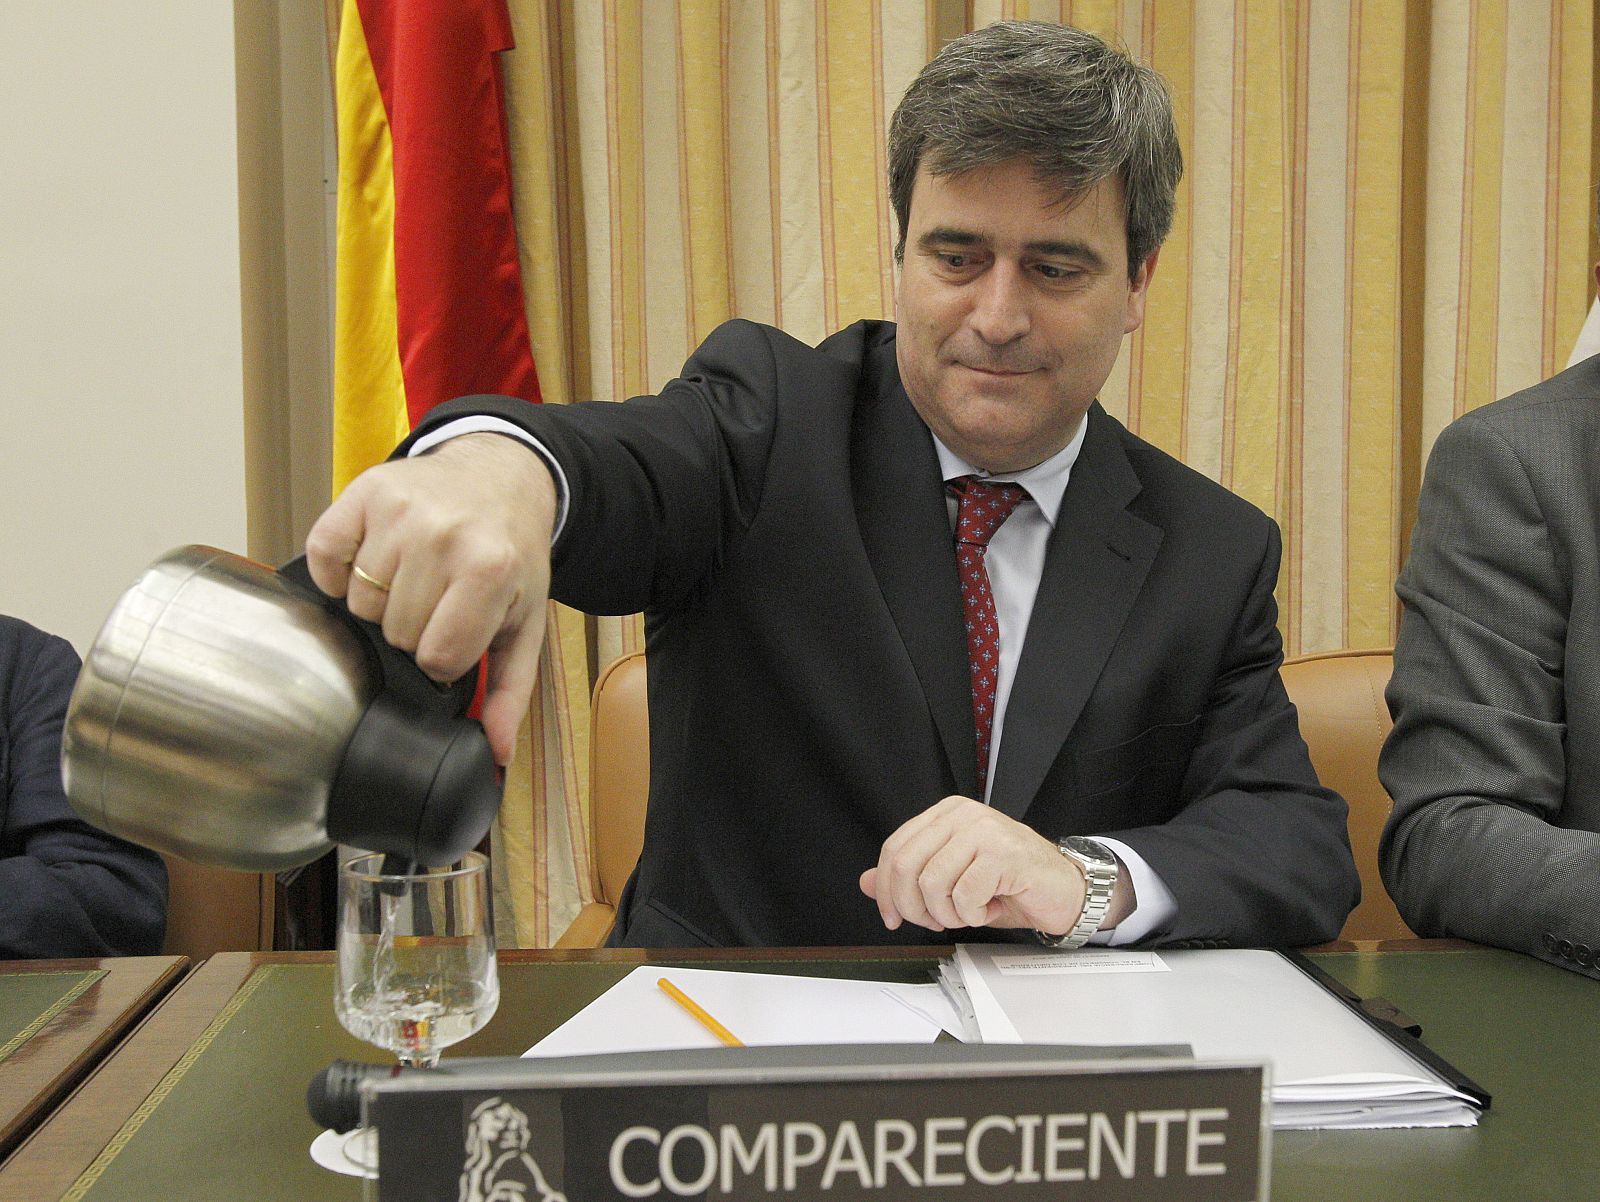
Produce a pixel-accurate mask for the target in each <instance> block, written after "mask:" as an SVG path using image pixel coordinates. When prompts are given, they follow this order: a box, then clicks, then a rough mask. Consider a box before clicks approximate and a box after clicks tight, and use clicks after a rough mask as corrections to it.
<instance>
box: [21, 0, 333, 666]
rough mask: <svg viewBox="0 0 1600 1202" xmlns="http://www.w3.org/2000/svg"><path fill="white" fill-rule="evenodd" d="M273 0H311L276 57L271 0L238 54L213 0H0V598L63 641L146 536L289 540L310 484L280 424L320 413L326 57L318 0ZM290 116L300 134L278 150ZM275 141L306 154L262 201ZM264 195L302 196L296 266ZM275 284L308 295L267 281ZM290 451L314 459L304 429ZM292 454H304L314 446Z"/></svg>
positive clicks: (174, 541)
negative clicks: (287, 401)
mask: <svg viewBox="0 0 1600 1202" xmlns="http://www.w3.org/2000/svg"><path fill="white" fill-rule="evenodd" d="M288 9H289V10H290V11H291V13H293V12H298V11H300V10H303V11H304V14H305V15H306V16H307V17H308V18H309V26H308V29H309V33H310V38H309V40H307V39H305V38H302V39H301V41H300V44H299V48H298V49H297V50H296V51H295V61H294V63H293V68H294V69H293V71H284V70H283V69H282V64H281V61H280V59H279V56H278V53H277V48H278V43H279V42H280V41H281V40H282V39H281V37H280V31H279V30H275V29H274V28H273V25H274V24H275V23H277V16H276V15H272V16H268V17H267V18H266V19H265V20H263V19H262V15H263V14H277V13H278V12H280V10H278V7H277V6H276V5H270V6H268V5H260V4H257V3H253V2H252V0H242V3H241V5H240V10H239V11H240V36H239V42H238V53H239V60H238V61H239V63H240V65H241V67H242V70H240V71H239V72H238V73H237V78H236V70H235V50H236V37H235V22H234V9H233V6H232V5H228V4H218V3H216V0H164V2H163V3H160V4H104V3H99V2H97V0H54V2H52V3H49V4H25V5H13V6H10V7H9V8H8V10H7V14H6V19H5V25H6V31H5V36H4V38H0V112H3V113H4V114H5V115H6V117H5V120H4V121H3V122H0V289H3V292H0V296H3V300H0V415H3V419H4V425H3V427H0V612H7V613H12V614H16V615H17V616H19V617H23V618H26V619H28V620H29V621H32V622H34V623H36V624H37V625H40V626H44V627H46V628H48V629H51V630H54V631H56V632H58V633H60V634H62V635H64V636H66V637H67V638H69V639H71V640H72V642H73V643H75V644H76V645H77V646H78V648H79V649H80V651H81V650H83V649H84V648H85V647H86V646H87V645H88V643H89V642H90V641H91V640H92V639H93V637H94V633H95V631H96V630H97V629H98V627H99V624H100V622H101V621H102V620H103V619H104V617H105V615H106V613H107V612H108V611H109V609H110V607H111V605H112V604H113V602H114V601H115V600H116V598H117V596H118V595H120V593H121V592H122V591H123V590H124V589H125V588H126V587H127V586H128V585H129V584H131V583H132V581H133V579H134V577H135V576H137V575H138V573H139V572H140V570H141V569H142V568H143V567H144V566H145V565H146V564H148V563H149V562H150V561H151V560H153V559H154V558H155V557H156V556H158V555H160V554H161V553H163V552H164V551H166V550H168V549H169V548H171V547H174V546H178V545H180V544H183V543H188V542H200V543H210V544H213V545H215V546H220V547H224V548H227V549H229V550H233V551H239V552H247V551H250V550H252V549H253V550H254V552H255V553H256V554H257V555H259V556H263V557H268V556H274V555H278V554H280V553H281V551H282V550H283V548H284V547H285V546H287V545H289V543H290V542H291V541H292V537H293V536H292V534H290V533H288V532H287V530H286V523H293V522H294V521H295V515H296V514H297V513H300V512H301V511H305V510H310V511H313V512H314V509H315V506H316V504H317V501H318V498H315V497H313V498H312V499H310V500H309V501H306V500H301V501H299V502H298V503H290V504H283V503H281V499H282V498H284V497H289V498H291V502H292V501H293V497H292V490H291V489H290V488H289V487H288V484H287V475H288V461H289V459H290V457H291V450H292V447H291V444H292V443H293V442H294V441H295V440H296V438H297V437H298V438H300V439H302V440H303V439H304V438H306V437H310V438H311V439H312V440H313V443H315V439H316V438H317V437H318V436H319V431H318V429H317V426H318V421H319V420H321V421H323V422H324V423H325V418H323V417H322V415H321V410H322V409H323V408H325V405H324V404H323V403H322V401H323V397H322V395H321V394H319V393H318V389H319V388H320V387H321V380H320V374H319V373H320V372H321V370H322V368H324V367H325V359H323V360H320V361H319V359H318V354H319V353H320V348H321V346H322V345H323V344H325V341H326V333H325V318H326V308H325V295H323V291H322V283H323V282H322V280H321V278H320V268H321V256H322V254H323V249H324V248H323V241H322V234H321V232H320V226H319V223H320V220H321V218H320V213H321V211H322V209H323V207H324V200H323V196H322V189H321V186H320V184H321V180H320V177H321V169H322V162H321V149H320V139H321V137H322V134H321V127H320V115H321V105H320V91H321V90H325V87H326V81H325V78H323V76H322V75H319V73H318V69H319V67H320V70H321V71H322V72H324V73H325V69H326V60H325V58H323V57H322V48H321V42H320V21H321V6H320V5H313V4H305V5H290V6H288ZM288 23H289V22H284V24H285V25H287V24H288ZM246 34H249V35H250V36H251V37H252V38H253V39H254V40H253V41H247V39H246ZM308 54H309V55H310V56H311V57H310V60H309V64H308V62H307V55H308ZM308 66H309V70H308ZM286 79H287V80H288V82H289V83H290V86H293V87H295V88H296V89H297V92H298V94H300V95H302V96H303V95H304V93H305V91H306V89H310V90H311V93H312V95H314V96H317V100H315V101H313V102H312V103H311V104H310V106H309V108H307V106H305V105H304V104H301V105H300V106H299V108H300V109H301V110H304V111H303V113H302V115H301V116H300V117H299V118H297V119H299V120H302V121H309V122H310V129H309V134H308V135H307V134H306V131H296V132H295V133H293V134H292V135H291V136H286V135H285V134H284V132H283V130H284V126H283V121H282V117H281V114H282V111H283V110H284V109H285V107H288V108H291V109H292V108H294V107H295V106H294V105H292V104H291V105H289V106H284V105H281V104H279V103H278V100H279V90H280V88H281V86H283V83H284V82H285V80H286ZM236 85H237V87H238V89H239V91H238V93H237V94H238V95H239V96H240V97H241V98H242V101H243V104H242V107H241V105H236ZM241 114H243V116H241ZM306 136H309V138H310V140H311V141H312V143H313V149H312V151H311V153H310V154H303V153H299V154H297V150H296V148H303V145H304V141H305V138H306ZM241 138H242V139H243V142H242V143H241ZM241 144H242V145H243V147H244V150H245V153H244V155H243V157H242V158H241V155H240V147H241ZM274 145H276V147H277V149H274ZM285 145H287V147H288V153H284V150H283V148H284V146H285ZM297 162H298V163H299V165H300V169H301V170H302V171H305V170H309V171H310V172H311V175H312V178H311V179H310V181H309V185H308V184H307V182H306V181H305V180H299V181H297V183H296V187H297V188H298V189H299V191H298V193H297V194H296V199H294V200H293V201H292V202H291V203H289V204H288V205H285V204H284V203H283V197H284V196H285V195H286V190H285V186H284V178H285V175H284V173H285V171H286V170H290V169H293V168H294V166H295V164H296V163H297ZM241 178H243V179H244V180H245V188H244V193H245V195H244V202H243V203H242V204H241V188H240V180H241ZM286 209H287V210H289V211H290V212H291V213H309V214H310V215H311V218H310V221H309V223H306V222H304V221H302V229H303V230H308V231H309V235H308V236H302V237H301V238H300V240H299V241H301V242H304V243H305V245H301V246H298V248H297V250H296V252H295V254H296V255H297V258H296V262H297V263H302V264H303V263H307V262H309V263H310V264H311V265H312V268H313V271H312V276H313V277H314V278H312V279H310V280H309V282H307V281H305V280H300V281H299V283H298V284H297V283H296V280H297V275H303V274H304V273H303V272H299V271H298V269H297V268H296V266H295V264H294V263H289V262H287V256H286V253H285V250H284V246H285V244H286V240H285V235H284V230H285V228H286V226H287V227H288V228H291V229H293V227H294V222H293V221H292V220H291V219H290V217H289V216H288V215H286V212H285V210H286ZM241 231H243V233H242V234H241ZM241 237H242V238H243V248H244V252H245V256H244V257H245V261H246V264H247V267H246V273H245V279H244V281H243V283H244V288H243V289H241V268H240V262H241ZM287 241H288V244H289V245H291V246H294V245H296V238H295V236H294V235H293V234H291V235H290V237H289V238H288V240H287ZM297 286H298V287H299V288H300V289H301V290H302V292H305V290H306V289H307V288H309V295H310V298H311V300H310V303H309V304H300V305H293V304H292V303H291V302H290V301H289V300H288V299H286V298H287V295H288V292H289V291H290V290H292V289H293V288H294V287H297ZM241 296H243V297H244V300H243V302H241ZM319 306H321V307H320V308H319ZM291 314H292V316H293V320H291V319H290V317H291ZM308 326H309V333H308V329H307V327H308ZM308 336H309V339H310V346H311V351H310V353H309V354H304V353H303V354H300V355H298V356H291V352H290V349H289V347H290V342H291V340H292V339H293V338H295V337H299V338H301V339H302V340H304V339H306V338H307V337H308ZM291 360H292V361H293V362H294V363H295V365H296V368H295V371H293V372H291V371H290V370H289V367H288V364H289V363H290V362H291ZM297 373H298V374H297ZM307 376H309V378H308V379H306V378H302V377H307ZM295 391H298V392H300V393H302V394H306V393H309V394H311V395H310V399H309V401H308V402H307V403H308V404H309V406H310V411H311V414H312V416H311V418H310V419H309V420H307V421H305V422H302V423H301V424H300V427H299V430H298V435H297V432H296V429H295V428H294V426H293V423H289V422H287V421H286V420H285V419H283V418H281V417H279V418H277V419H276V420H275V421H273V420H262V419H261V418H260V417H258V416H257V417H252V418H251V420H250V422H249V423H248V425H247V420H246V412H247V404H246V402H247V399H248V400H249V401H250V409H251V411H252V412H253V413H259V412H260V410H261V407H262V406H265V407H266V408H267V409H268V410H272V411H276V412H280V413H281V412H282V406H281V404H279V401H280V400H281V397H282V395H283V394H284V393H286V392H295ZM247 444H248V447H249V450H248V455H249V456H250V462H251V464H252V468H251V470H249V471H248V472H247V466H246V460H247ZM307 454H309V456H310V457H311V458H312V459H315V458H316V456H317V455H319V454H320V455H322V456H323V459H324V461H325V456H326V453H325V451H324V450H322V449H321V447H320V446H316V445H313V447H312V449H311V450H310V451H309V452H307ZM263 465H265V466H263ZM312 472H313V477H314V478H318V479H321V480H326V478H327V475H326V471H325V470H320V471H319V465H317V464H315V463H314V464H313V465H312ZM247 476H248V477H249V479H250V484H251V487H250V488H249V489H248V492H249V495H250V496H251V500H252V506H251V508H252V513H251V514H250V515H247V505H246V497H247ZM275 503H276V504H275ZM299 524H300V525H302V526H303V518H302V519H301V520H300V522H299Z"/></svg>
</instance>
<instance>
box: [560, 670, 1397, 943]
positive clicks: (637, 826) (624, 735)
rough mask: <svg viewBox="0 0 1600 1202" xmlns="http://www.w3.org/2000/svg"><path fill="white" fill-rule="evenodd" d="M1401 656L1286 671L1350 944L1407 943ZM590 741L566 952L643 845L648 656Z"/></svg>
mask: <svg viewBox="0 0 1600 1202" xmlns="http://www.w3.org/2000/svg"><path fill="white" fill-rule="evenodd" d="M1392 663H1393V656H1392V655H1391V654H1390V652H1388V651H1334V652H1328V653H1325V654H1321V655H1307V656H1301V657H1300V658H1298V659H1292V660H1289V661H1288V662H1287V663H1285V664H1284V667H1283V683H1284V687H1285V688H1287V689H1288V690H1289V697H1290V699H1291V700H1292V701H1293V702H1294V703H1295V706H1296V708H1298V709H1299V711H1300V733H1301V734H1302V735H1303V736H1304V737H1305V740H1306V743H1307V745H1308V746H1309V747H1310V749H1311V762H1312V764H1313V765H1314V766H1315V767H1316V770H1317V775H1318V776H1319V777H1320V778H1321V780H1322V783H1323V784H1325V785H1327V786H1328V787H1329V788H1330V789H1333V790H1335V791H1336V792H1337V793H1339V794H1340V795H1341V796H1342V797H1344V799H1345V800H1346V801H1347V802H1349V803H1350V846H1351V848H1352V850H1353V851H1354V853H1355V858H1356V865H1357V867H1358V868H1359V869H1360V872H1361V904H1360V905H1359V906H1357V907H1356V908H1355V910H1354V911H1353V912H1352V913H1351V915H1350V917H1349V919H1347V920H1346V922H1345V925H1344V930H1342V931H1341V932H1340V937H1341V938H1344V939H1405V938H1409V937H1411V930H1410V928H1409V927H1407V926H1406V924H1405V923H1404V922H1403V921H1402V920H1401V918H1400V913H1399V911H1398V910H1396V909H1395V906H1394V902H1393V901H1391V900H1390V899H1389V894H1388V892H1387V891H1386V890H1385V889H1384V887H1383V881H1382V880H1381V879H1380V878H1379V876H1378V836H1379V835H1380V834H1382V832H1383V824H1384V821H1385V820H1386V819H1387V818H1388V816H1389V805H1390V802H1389V795H1388V794H1387V793H1385V792H1384V790H1383V785H1382V784H1381V783H1379V781H1378V751H1379V749H1380V748H1382V746H1383V740H1384V738H1385V736H1387V735H1388V733H1389V727H1390V726H1391V725H1392V724H1391V722H1390V720H1389V711H1388V708H1387V707H1386V706H1385V705H1384V702H1383V690H1384V686H1385V685H1387V684H1388V681H1389V671H1390V667H1391V665H1392ZM591 712H592V719H593V725H592V727H591V731H590V736H589V845H590V849H591V857H590V858H591V865H590V888H591V891H592V892H593V895H594V898H595V900H594V901H592V902H590V903H589V904H588V905H586V906H584V907H583V909H582V910H581V911H580V912H579V914H578V916H577V918H576V919H574V920H573V923H572V925H571V926H570V927H568V928H567V931H566V933H565V934H563V935H562V936H561V938H560V939H559V940H557V941H556V946H557V947H599V946H601V945H602V944H603V943H604V942H605V939H606V936H607V935H608V934H609V933H610V931H611V924H612V922H613V921H614V920H615V918H616V907H617V901H618V899H619V898H620V897H621V896H622V888H623V886H624V885H626V884H627V882H628V874H629V873H631V872H632V871H633V867H634V865H635V864H636V863H638V860H639V849H640V848H641V847H643V846H644V815H645V806H646V803H647V801H648V799H649V795H650V718H649V705H648V702H647V699H646V689H645V669H644V653H643V652H634V653H632V654H630V655H624V656H623V657H622V658H620V659H618V660H616V661H615V662H614V663H612V664H610V665H609V666H608V667H607V668H606V669H605V671H604V672H602V673H601V674H600V680H599V681H598V682H597V683H596V685H595V688H594V702H593V707H592V711H591Z"/></svg>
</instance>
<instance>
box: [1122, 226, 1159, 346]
mask: <svg viewBox="0 0 1600 1202" xmlns="http://www.w3.org/2000/svg"><path fill="white" fill-rule="evenodd" d="M1160 257H1161V248H1160V247H1159V246H1158V247H1156V248H1155V249H1154V250H1153V251H1151V252H1150V253H1149V254H1148V255H1147V256H1145V260H1144V262H1143V263H1140V264H1139V270H1138V271H1136V272H1134V273H1133V278H1132V279H1130V280H1129V281H1128V312H1127V316H1126V317H1125V318H1124V319H1123V323H1122V332H1123V333H1124V334H1131V333H1133V332H1134V331H1135V330H1137V329H1138V328H1139V327H1140V326H1141V325H1143V324H1144V302H1145V298H1146V297H1148V296H1149V295H1150V281H1151V279H1152V278H1153V277H1154V276H1155V274H1156V260H1157V259H1159V258H1160Z"/></svg>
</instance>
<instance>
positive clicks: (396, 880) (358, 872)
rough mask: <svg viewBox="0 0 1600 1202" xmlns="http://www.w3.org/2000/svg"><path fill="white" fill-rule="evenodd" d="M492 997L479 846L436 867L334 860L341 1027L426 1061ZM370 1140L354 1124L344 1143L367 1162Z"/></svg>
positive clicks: (370, 858) (496, 993)
mask: <svg viewBox="0 0 1600 1202" xmlns="http://www.w3.org/2000/svg"><path fill="white" fill-rule="evenodd" d="M499 1003H500V981H499V976H498V974H497V972H496V969H495V953H494V922H493V918H492V917H491V915H490V912H489V872H488V860H487V859H485V858H484V856H482V855H481V854H479V853H478V852H469V853H467V856H466V858H465V859H464V860H462V861H461V862H460V863H459V864H457V865H455V866H453V867H450V868H438V869H429V868H421V867H417V866H414V865H412V864H410V863H409V862H407V861H403V860H401V859H399V858H398V857H394V856H384V855H381V854H373V855H362V856H357V857H355V858H354V859H352V860H348V861H346V862H345V863H344V864H343V865H341V866H340V868H339V933H338V971H337V976H336V980H335V984H334V999H333V1008H334V1011H335V1013H337V1014H338V1016H339V1022H340V1023H341V1024H343V1026H344V1028H345V1029H346V1030H347V1031H349V1032H350V1033H351V1034H352V1035H354V1036H355V1037H356V1038H357V1039H362V1040H365V1041H366V1042H368V1043H371V1044H376V1045H377V1046H378V1047H380V1048H383V1049H385V1050H387V1051H390V1052H393V1053H394V1054H395V1055H396V1056H397V1057H398V1058H399V1060H400V1063H401V1064H403V1065H406V1066H409V1067H416V1068H432V1067H433V1066H434V1065H436V1064H437V1063H438V1062H439V1053H440V1052H441V1051H443V1050H444V1049H445V1048H447V1047H449V1046H450V1045H451V1044H453V1043H459V1042H460V1041H461V1040H463V1039H465V1038H467V1036H469V1035H471V1034H473V1032H475V1031H477V1030H479V1029H480V1028H482V1027H483V1025H484V1024H485V1023H487V1022H488V1021H489V1019H490V1018H491V1017H492V1016H493V1015H494V1012H495V1007H496V1006H498V1005H499ZM376 1143H377V1141H376V1139H375V1138H374V1137H373V1135H372V1133H371V1131H370V1129H368V1128H358V1129H357V1130H356V1131H353V1132H351V1133H350V1136H349V1137H348V1138H347V1139H346V1141H345V1145H344V1151H345V1154H346V1155H347V1156H349V1157H350V1158H351V1159H352V1160H354V1161H356V1162H357V1163H358V1164H361V1165H363V1166H364V1167H366V1168H369V1169H371V1168H375V1167H376V1160H377V1148H376Z"/></svg>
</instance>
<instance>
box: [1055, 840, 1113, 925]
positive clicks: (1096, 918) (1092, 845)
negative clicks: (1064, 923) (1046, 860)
mask: <svg viewBox="0 0 1600 1202" xmlns="http://www.w3.org/2000/svg"><path fill="white" fill-rule="evenodd" d="M1056 847H1057V848H1058V849H1059V850H1060V852H1061V854H1062V855H1064V856H1066V857H1067V859H1069V860H1071V861H1072V862H1073V863H1075V864H1077V865H1078V867H1079V868H1080V869H1082V870H1083V890H1084V891H1083V911H1082V912H1081V913H1080V914H1079V915H1078V921H1077V922H1076V923H1074V924H1073V927H1072V929H1071V930H1070V931H1068V932H1067V933H1066V934H1065V935H1049V934H1046V933H1045V932H1044V931H1034V935H1035V937H1037V938H1038V940H1039V942H1040V943H1042V944H1044V945H1045V946H1046V947H1060V948H1074V947H1082V946H1083V945H1084V944H1085V943H1088V942H1089V937H1090V936H1091V935H1093V934H1094V933H1095V932H1096V931H1098V930H1099V929H1100V924H1101V923H1103V922H1104V921H1105V919H1106V911H1107V910H1109V909H1110V908H1111V893H1112V890H1114V889H1115V888H1116V887H1117V870H1118V867H1119V865H1118V864H1117V857H1116V856H1114V855H1112V854H1111V849H1110V848H1108V847H1107V846H1105V844H1103V843H1098V842H1096V841H1095V840H1093V839H1085V838H1084V837H1083V836H1081V835H1067V836H1065V837H1063V838H1061V839H1057V840H1056Z"/></svg>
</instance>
